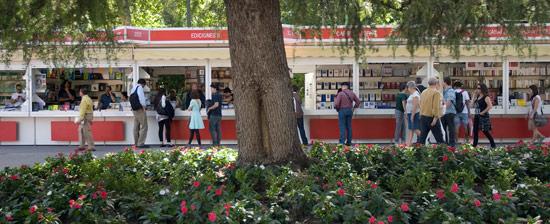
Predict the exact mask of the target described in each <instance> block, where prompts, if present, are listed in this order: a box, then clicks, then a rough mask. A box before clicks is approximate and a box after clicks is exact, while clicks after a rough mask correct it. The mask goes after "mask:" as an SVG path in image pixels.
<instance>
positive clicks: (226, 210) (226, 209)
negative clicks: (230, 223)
mask: <svg viewBox="0 0 550 224" xmlns="http://www.w3.org/2000/svg"><path fill="white" fill-rule="evenodd" d="M223 207H224V208H225V216H229V209H230V208H231V204H229V203H227V204H225V205H223Z"/></svg>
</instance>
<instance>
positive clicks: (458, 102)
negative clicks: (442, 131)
mask: <svg viewBox="0 0 550 224" xmlns="http://www.w3.org/2000/svg"><path fill="white" fill-rule="evenodd" d="M463 92H464V90H462V91H460V92H455V97H456V99H455V109H456V113H462V111H463V110H464V98H463V96H462V93H463Z"/></svg>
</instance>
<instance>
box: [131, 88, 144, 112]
mask: <svg viewBox="0 0 550 224" xmlns="http://www.w3.org/2000/svg"><path fill="white" fill-rule="evenodd" d="M139 88H140V87H139V86H138V87H137V88H136V90H134V92H133V93H132V94H130V106H132V110H141V109H143V106H142V105H141V103H140V102H139V96H138V94H137V90H138V89H139Z"/></svg>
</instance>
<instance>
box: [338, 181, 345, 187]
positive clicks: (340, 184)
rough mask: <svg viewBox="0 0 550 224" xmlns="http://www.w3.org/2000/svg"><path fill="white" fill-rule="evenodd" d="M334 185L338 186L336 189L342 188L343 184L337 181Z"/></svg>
mask: <svg viewBox="0 0 550 224" xmlns="http://www.w3.org/2000/svg"><path fill="white" fill-rule="evenodd" d="M336 185H338V187H342V186H344V183H342V181H337V182H336Z"/></svg>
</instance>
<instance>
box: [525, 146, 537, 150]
mask: <svg viewBox="0 0 550 224" xmlns="http://www.w3.org/2000/svg"><path fill="white" fill-rule="evenodd" d="M527 148H529V150H535V149H537V146H536V145H529V147H527Z"/></svg>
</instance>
